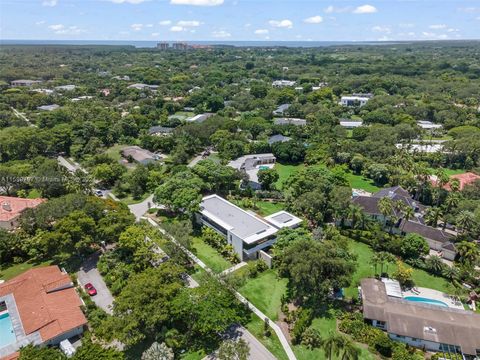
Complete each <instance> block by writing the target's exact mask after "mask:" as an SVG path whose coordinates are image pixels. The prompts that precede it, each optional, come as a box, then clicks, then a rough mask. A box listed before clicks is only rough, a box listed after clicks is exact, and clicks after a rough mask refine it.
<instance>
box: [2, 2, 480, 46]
mask: <svg viewBox="0 0 480 360" xmlns="http://www.w3.org/2000/svg"><path fill="white" fill-rule="evenodd" d="M0 38H2V39H38V40H43V39H52V40H53V39H55V40H67V39H68V40H71V39H78V40H229V41H234V40H273V41H279V40H285V41H294V40H317V41H347V40H349V41H372V40H438V39H480V0H417V1H414V0H376V1H374V0H365V1H356V0H353V1H344V0H330V1H324V0H0Z"/></svg>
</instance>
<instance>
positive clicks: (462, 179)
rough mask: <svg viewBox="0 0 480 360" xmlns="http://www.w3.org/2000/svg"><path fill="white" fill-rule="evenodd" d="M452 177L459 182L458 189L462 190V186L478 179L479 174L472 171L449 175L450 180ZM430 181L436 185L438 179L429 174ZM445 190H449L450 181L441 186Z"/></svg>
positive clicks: (479, 177) (479, 178)
mask: <svg viewBox="0 0 480 360" xmlns="http://www.w3.org/2000/svg"><path fill="white" fill-rule="evenodd" d="M452 179H457V180H458V182H459V184H460V190H463V188H464V187H465V186H467V185H470V184H473V183H474V182H475V181H477V180H480V175H477V174H474V173H472V172H466V173H463V174H456V175H452V176H450V180H452ZM430 182H431V183H432V185H433V186H436V185H437V182H438V179H437V177H436V176H430ZM443 188H444V189H445V190H449V191H450V190H451V187H450V183H447V184H445V185H444V186H443Z"/></svg>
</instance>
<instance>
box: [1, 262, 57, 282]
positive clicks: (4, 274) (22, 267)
mask: <svg viewBox="0 0 480 360" xmlns="http://www.w3.org/2000/svg"><path fill="white" fill-rule="evenodd" d="M50 263H51V261H45V262H42V263H38V264H36V263H32V262H28V261H27V262H24V263H21V264H15V265H12V266H9V267H7V268H0V279H2V280H10V279H11V278H14V277H15V276H17V275H20V274H21V273H23V272H25V271H27V270H29V269H33V268H37V267H42V266H48V265H50Z"/></svg>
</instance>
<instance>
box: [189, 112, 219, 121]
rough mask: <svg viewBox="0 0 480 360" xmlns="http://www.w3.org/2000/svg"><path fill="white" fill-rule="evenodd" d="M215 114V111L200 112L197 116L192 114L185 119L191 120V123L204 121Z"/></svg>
mask: <svg viewBox="0 0 480 360" xmlns="http://www.w3.org/2000/svg"><path fill="white" fill-rule="evenodd" d="M213 115H215V114H213V113H204V114H198V115H195V116H192V117H189V118H187V119H185V121H186V122H190V123H202V122H204V121H205V120H207V119H208V118H209V117H210V116H213Z"/></svg>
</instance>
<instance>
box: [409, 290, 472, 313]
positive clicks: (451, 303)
mask: <svg viewBox="0 0 480 360" xmlns="http://www.w3.org/2000/svg"><path fill="white" fill-rule="evenodd" d="M415 289H416V290H418V292H414V291H412V290H408V291H403V297H406V296H416V297H423V298H427V299H433V300H438V301H442V302H444V303H445V304H447V305H448V307H449V308H453V309H459V310H464V307H463V304H462V303H461V302H460V301H457V300H455V299H454V298H453V297H452V296H450V295H448V294H445V293H442V292H441V291H437V290H433V289H428V288H422V287H419V288H415Z"/></svg>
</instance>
